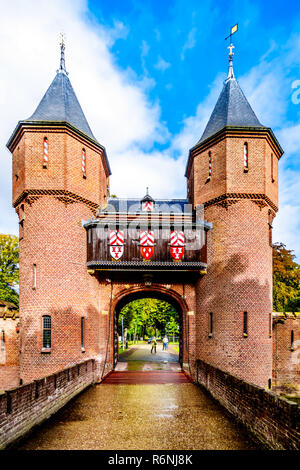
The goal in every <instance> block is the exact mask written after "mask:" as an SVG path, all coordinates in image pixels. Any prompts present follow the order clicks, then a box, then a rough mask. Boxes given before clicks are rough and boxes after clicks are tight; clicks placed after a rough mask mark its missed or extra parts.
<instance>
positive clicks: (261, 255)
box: [188, 133, 278, 387]
mask: <svg viewBox="0 0 300 470" xmlns="http://www.w3.org/2000/svg"><path fill="white" fill-rule="evenodd" d="M245 142H247V144H248V155H249V164H248V169H247V171H246V172H245V171H244V155H243V146H244V143H245ZM208 152H211V157H212V174H211V178H210V179H208ZM271 154H273V170H272V169H271ZM192 156H193V161H192V164H191V167H190V170H189V172H188V187H189V188H190V189H189V194H190V200H191V203H192V204H193V206H194V207H195V206H197V205H198V204H204V208H205V209H204V217H205V220H206V221H207V222H212V224H213V229H212V230H211V231H210V232H209V233H208V268H207V275H206V276H204V277H203V278H202V279H200V280H199V281H198V283H197V285H196V297H197V309H196V310H197V320H196V322H197V323H196V330H197V344H196V350H197V354H196V355H197V357H198V358H200V359H202V360H205V361H207V362H209V363H211V364H212V365H214V366H215V367H221V368H223V369H225V370H227V371H228V372H230V373H232V374H235V375H237V376H239V377H241V378H242V379H244V380H248V381H250V382H252V383H255V384H257V385H259V386H262V387H267V385H268V380H269V379H270V378H271V377H272V339H271V332H270V325H271V323H270V322H271V314H272V249H271V246H270V225H269V224H270V222H271V221H272V220H273V217H274V216H275V211H274V209H275V208H276V207H277V204H278V202H277V191H278V188H277V171H278V170H277V164H278V158H277V154H276V153H275V149H274V148H273V147H271V145H270V142H269V141H268V139H267V138H264V137H263V136H261V135H258V134H255V133H253V134H252V135H249V134H245V135H229V136H227V137H225V138H223V139H219V140H218V141H217V142H214V143H213V144H212V145H211V146H209V144H207V145H206V147H205V148H204V147H201V146H200V148H199V149H195V150H194V154H193V155H192ZM271 173H272V174H271ZM272 176H273V179H272ZM191 179H192V181H190V180H191ZM244 312H247V318H248V320H247V322H248V325H247V330H248V331H247V335H245V334H244V331H243V315H244ZM210 313H212V315H213V333H212V335H210V336H209V315H210Z"/></svg>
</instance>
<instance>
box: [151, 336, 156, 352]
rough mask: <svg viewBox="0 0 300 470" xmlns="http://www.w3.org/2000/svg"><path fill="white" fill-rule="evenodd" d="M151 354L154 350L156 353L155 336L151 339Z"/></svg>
mask: <svg viewBox="0 0 300 470" xmlns="http://www.w3.org/2000/svg"><path fill="white" fill-rule="evenodd" d="M151 346H152V347H151V354H152V351H153V350H154V354H156V338H155V336H154V338H153V339H152V341H151Z"/></svg>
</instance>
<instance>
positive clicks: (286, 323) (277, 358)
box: [273, 312, 300, 393]
mask: <svg viewBox="0 0 300 470" xmlns="http://www.w3.org/2000/svg"><path fill="white" fill-rule="evenodd" d="M273 383H274V385H275V388H276V389H277V390H278V391H282V392H285V393H295V392H297V391H298V393H299V391H300V315H299V314H294V313H288V312H286V313H280V312H274V313H273Z"/></svg>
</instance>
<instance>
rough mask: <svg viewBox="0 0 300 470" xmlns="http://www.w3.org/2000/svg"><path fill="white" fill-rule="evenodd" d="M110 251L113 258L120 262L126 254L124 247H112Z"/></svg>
mask: <svg viewBox="0 0 300 470" xmlns="http://www.w3.org/2000/svg"><path fill="white" fill-rule="evenodd" d="M109 251H110V254H111V257H112V258H113V259H115V260H116V261H118V260H119V259H120V258H121V257H122V256H123V253H124V246H110V247H109Z"/></svg>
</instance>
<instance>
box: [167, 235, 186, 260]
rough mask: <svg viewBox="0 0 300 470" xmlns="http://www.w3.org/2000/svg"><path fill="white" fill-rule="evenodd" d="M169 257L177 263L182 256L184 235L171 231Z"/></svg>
mask: <svg viewBox="0 0 300 470" xmlns="http://www.w3.org/2000/svg"><path fill="white" fill-rule="evenodd" d="M170 239H171V242H170V246H171V248H170V250H171V256H172V258H173V259H174V260H175V261H179V260H180V259H181V258H182V257H183V255H184V233H183V232H177V231H173V232H171V233H170Z"/></svg>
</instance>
